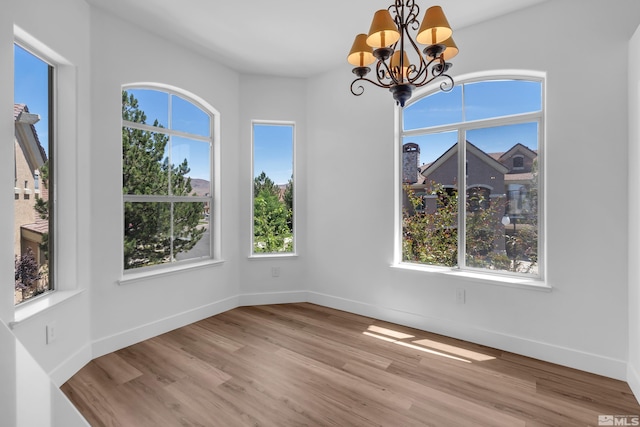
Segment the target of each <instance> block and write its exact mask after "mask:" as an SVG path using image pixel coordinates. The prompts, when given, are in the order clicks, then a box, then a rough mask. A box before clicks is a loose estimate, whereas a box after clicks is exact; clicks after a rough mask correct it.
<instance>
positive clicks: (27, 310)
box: [9, 289, 85, 329]
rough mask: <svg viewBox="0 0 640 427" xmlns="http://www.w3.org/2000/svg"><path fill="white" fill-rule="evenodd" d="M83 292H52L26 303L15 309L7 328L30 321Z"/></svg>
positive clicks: (78, 290) (81, 290) (79, 290)
mask: <svg viewBox="0 0 640 427" xmlns="http://www.w3.org/2000/svg"><path fill="white" fill-rule="evenodd" d="M84 291H85V290H84V289H77V290H73V291H53V292H50V293H48V294H46V295H42V296H40V297H36V298H35V299H34V300H33V301H26V302H24V303H22V304H20V305H19V306H17V307H16V308H15V313H14V316H13V318H14V320H13V322H9V327H10V328H11V329H13V328H14V327H15V326H17V325H19V324H20V323H22V322H24V321H25V320H27V319H31V318H33V317H35V316H37V315H39V314H40V313H43V312H45V311H47V310H49V309H50V308H52V307H55V306H57V305H60V304H62V303H64V302H65V301H68V300H69V299H71V298H73V297H75V296H76V295H80V294H81V293H83V292H84Z"/></svg>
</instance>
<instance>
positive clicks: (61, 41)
mask: <svg viewBox="0 0 640 427" xmlns="http://www.w3.org/2000/svg"><path fill="white" fill-rule="evenodd" d="M5 6H9V14H8V19H6V20H5V18H4V17H5V16H7V15H5V14H4V6H3V18H2V19H1V20H0V25H1V26H2V29H1V30H0V31H2V33H1V34H2V36H1V37H0V43H2V48H0V54H1V55H2V59H1V60H0V63H2V64H3V65H2V67H5V65H4V64H9V66H10V67H12V65H13V46H12V44H13V35H14V27H13V26H14V24H15V25H16V26H17V27H19V29H18V30H17V32H16V34H19V35H20V36H21V37H22V38H23V41H27V42H29V43H30V44H31V45H32V46H33V47H35V48H37V50H38V51H39V53H41V54H44V55H45V57H46V59H48V60H51V61H52V62H53V63H54V64H55V65H56V69H57V76H58V82H59V83H58V88H59V89H60V90H59V91H58V92H57V93H56V94H55V103H56V113H57V114H58V115H59V123H61V125H60V126H58V127H57V129H56V133H57V152H56V155H57V156H58V158H59V159H61V163H60V164H61V165H62V167H60V168H58V170H57V171H56V172H55V173H56V176H55V179H56V182H57V185H58V191H57V193H56V197H57V200H58V210H57V212H56V213H57V217H58V225H59V227H58V229H57V230H56V239H57V241H56V254H57V255H58V260H59V262H58V263H57V265H58V271H57V274H56V279H57V280H56V286H57V287H58V289H60V290H62V291H71V290H78V289H86V288H87V287H88V282H89V279H90V269H89V262H88V260H89V258H88V256H87V255H88V251H87V250H86V248H88V247H89V246H90V228H91V225H90V222H91V221H90V215H89V203H88V200H89V199H88V193H89V189H90V169H89V163H88V159H89V151H90V148H89V144H88V141H89V140H90V137H89V132H90V116H89V79H90V69H89V7H88V6H87V4H86V3H85V2H84V1H82V0H62V1H59V2H56V3H55V4H54V3H52V2H48V1H46V0H37V1H34V2H29V3H25V2H18V3H12V4H11V5H5ZM12 9H13V12H12ZM36 10H37V13H34V11H36ZM52 22H55V23H56V25H51V23H52ZM9 55H11V56H9ZM2 75H3V76H9V77H5V78H3V79H2V81H1V82H0V98H1V99H2V100H3V103H2V111H5V109H6V108H8V107H9V106H11V105H12V104H13V78H12V76H13V70H12V68H9V70H8V72H7V73H5V70H4V69H3V72H2ZM2 117H3V119H2V123H3V125H2V129H3V131H4V130H5V129H6V127H5V126H6V124H7V122H6V121H5V120H6V119H5V117H6V116H5V115H4V114H2ZM11 117H12V116H11ZM10 125H11V126H13V124H12V123H10ZM3 134H4V132H3ZM10 138H12V136H11V135H10V137H9V139H6V138H5V140H11V139H10ZM6 145H7V144H3V148H2V149H3V150H5V149H7V148H6ZM62 159H63V160H62ZM12 160H13V154H10V155H9V154H6V155H2V156H0V169H1V170H2V171H7V172H8V173H11V171H13V161H12ZM3 173H4V172H3ZM3 176H4V175H3ZM9 184H10V183H9V182H8V181H7V180H5V179H3V180H2V188H3V191H1V193H2V194H6V193H8V192H9V190H10V186H9ZM3 197H4V196H3ZM1 209H2V211H3V213H2V217H3V218H11V217H12V216H13V202H12V201H11V202H10V203H2V208H1ZM3 232H4V229H3ZM11 240H12V239H10V238H5V239H3V241H5V242H8V241H11ZM5 250H6V249H4V246H3V249H2V254H4V253H5V252H4V251H5ZM12 258H13V257H12V256H11V257H9V259H12ZM4 259H5V256H3V261H2V264H0V271H1V272H2V273H1V275H2V277H4V278H5V283H6V282H9V280H10V279H9V278H10V277H11V275H10V274H11V270H10V268H11V269H12V267H10V266H9V265H6V264H5V261H4ZM9 283H10V282H9ZM9 292H12V289H11V287H10V286H6V287H5V286H3V287H2V292H1V295H2V297H1V298H0V299H1V300H2V301H3V303H2V305H0V307H2V308H1V309H0V310H2V312H3V314H2V316H3V318H6V319H7V320H8V321H12V320H14V310H13V307H10V308H9V309H5V308H4V304H6V303H5V301H12V300H13V297H11V296H10V295H11V294H10V293H9ZM53 320H55V322H56V330H57V331H58V332H59V333H58V335H57V340H56V341H55V342H54V343H52V344H50V345H46V343H45V325H46V324H47V323H49V322H51V321H53ZM89 324H90V319H89V299H88V292H84V293H81V294H79V295H77V296H75V297H74V298H71V299H68V300H67V301H66V302H65V303H64V304H62V305H59V306H55V307H53V308H51V309H49V310H47V311H46V312H43V313H41V314H40V315H36V316H34V317H32V318H29V319H27V320H25V321H23V322H21V323H20V324H18V325H16V326H15V328H14V333H15V334H16V336H17V337H18V338H19V339H20V340H21V341H22V342H23V343H24V344H25V346H26V347H27V348H28V349H29V350H30V351H31V352H32V354H33V355H34V357H35V358H36V360H38V362H39V363H40V364H41V365H42V367H43V368H44V369H45V370H46V372H49V373H51V374H52V375H53V376H54V377H57V376H58V375H60V376H62V377H64V376H65V375H67V374H68V368H65V369H67V371H65V372H57V371H56V370H57V369H58V368H60V367H61V366H63V365H67V366H68V367H70V369H71V371H72V372H73V369H76V368H79V367H81V366H82V364H83V363H84V362H86V360H87V359H88V358H89V356H90V349H89V341H90V336H89V332H90V328H89ZM72 372H71V373H72Z"/></svg>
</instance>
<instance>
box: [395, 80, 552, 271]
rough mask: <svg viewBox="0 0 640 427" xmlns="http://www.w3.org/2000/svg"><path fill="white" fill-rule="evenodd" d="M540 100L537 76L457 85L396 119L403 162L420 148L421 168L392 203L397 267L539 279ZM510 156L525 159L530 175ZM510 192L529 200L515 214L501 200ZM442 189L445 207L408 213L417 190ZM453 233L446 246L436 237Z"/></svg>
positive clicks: (422, 97) (425, 97) (419, 100)
mask: <svg viewBox="0 0 640 427" xmlns="http://www.w3.org/2000/svg"><path fill="white" fill-rule="evenodd" d="M543 94H544V76H543V75H541V74H536V73H523V74H522V75H513V74H509V75H491V76H482V77H479V76H472V77H468V78H464V77H462V78H458V79H457V82H456V86H455V87H454V88H453V89H452V90H451V91H450V92H442V91H439V90H438V88H433V89H432V90H429V89H427V90H426V91H425V92H423V93H422V94H417V96H415V97H414V99H413V100H412V101H411V103H408V104H407V106H406V107H405V108H404V109H403V110H402V111H401V113H400V114H399V115H398V119H399V120H400V123H399V125H400V126H398V129H400V135H399V136H400V138H399V139H400V141H401V144H402V150H401V153H402V156H403V159H402V160H401V162H403V160H404V156H406V153H407V150H406V149H405V148H404V147H405V146H410V147H418V149H416V150H414V151H416V152H419V153H420V156H421V158H420V159H419V163H420V164H422V165H423V166H421V168H420V174H421V176H420V177H419V179H418V181H417V183H415V184H414V183H407V182H404V183H400V184H399V185H402V186H403V192H404V194H405V195H408V197H406V196H405V197H399V198H398V200H401V201H402V202H401V203H402V204H403V205H404V206H399V207H398V209H401V212H403V214H402V215H401V218H402V223H401V224H399V227H401V232H399V233H398V235H399V236H400V239H401V242H400V244H399V245H398V246H397V247H398V248H399V249H398V252H399V253H398V254H397V259H398V261H399V262H401V263H412V264H426V265H435V266H443V267H444V266H446V267H456V268H459V269H474V270H478V271H491V272H492V273H495V272H501V273H504V274H517V275H527V276H530V277H541V276H542V265H541V262H540V261H541V248H542V245H541V241H542V230H541V227H540V224H542V218H541V213H542V212H543V210H542V208H541V201H542V197H541V190H542V187H541V182H542V178H543V176H542V171H543V169H542V164H543V161H542V159H543V152H542V146H543V143H542V135H543V131H542V127H543V117H544V99H543ZM515 152H518V153H526V157H527V159H526V161H527V165H525V158H524V156H523V155H522V154H517V155H514V153H515ZM403 164H404V163H401V165H400V169H402V165H403ZM525 166H526V167H525ZM516 185H517V186H519V188H520V187H521V188H523V189H524V191H521V192H520V193H519V197H520V198H521V199H522V198H525V199H526V200H519V202H520V203H519V207H520V208H519V209H518V210H517V211H515V210H513V209H510V206H509V198H508V195H509V191H510V189H512V188H514V187H515V186H516ZM445 188H449V189H450V188H454V189H455V191H453V192H451V191H449V193H448V194H449V195H448V198H447V200H448V203H447V204H444V203H439V204H437V205H432V206H434V207H432V208H431V209H429V208H426V209H425V210H424V211H423V212H413V211H411V210H410V209H407V204H408V203H411V195H413V194H416V191H417V190H421V191H423V190H424V189H427V192H429V191H430V192H432V193H433V194H437V193H439V194H442V190H443V189H445ZM460 188H464V189H465V191H458V190H459V189H460ZM465 207H466V208H465ZM444 217H449V218H450V220H449V223H448V224H449V225H447V226H446V227H444V226H442V224H443V222H442V218H444ZM438 224H440V225H438ZM451 224H453V226H452V225H451ZM452 227H455V229H456V232H447V233H446V236H445V237H446V238H447V239H448V240H446V241H444V240H443V233H442V232H441V231H442V230H438V228H446V229H447V230H451V228H452Z"/></svg>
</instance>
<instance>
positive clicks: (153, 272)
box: [118, 82, 224, 285]
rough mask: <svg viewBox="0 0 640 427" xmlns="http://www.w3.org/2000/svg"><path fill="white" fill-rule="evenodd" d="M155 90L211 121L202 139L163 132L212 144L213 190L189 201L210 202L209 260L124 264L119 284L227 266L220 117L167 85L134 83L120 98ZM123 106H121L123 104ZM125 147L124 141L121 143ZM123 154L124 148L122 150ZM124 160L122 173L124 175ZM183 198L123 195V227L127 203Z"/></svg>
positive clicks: (206, 105)
mask: <svg viewBox="0 0 640 427" xmlns="http://www.w3.org/2000/svg"><path fill="white" fill-rule="evenodd" d="M135 89H141V90H154V91H159V92H164V93H167V94H168V95H174V96H178V97H180V98H182V99H183V100H185V101H187V102H189V103H191V104H193V105H195V106H196V107H198V108H200V109H201V110H202V111H204V112H205V113H206V114H207V115H208V116H209V118H210V123H209V126H210V136H209V137H206V136H202V135H196V134H190V133H186V132H183V131H179V130H174V129H170V128H163V130H162V132H163V133H165V134H166V135H170V136H180V137H187V138H190V139H194V140H199V141H209V142H210V144H211V146H210V150H209V165H210V171H209V182H210V189H211V196H210V197H204V196H201V197H189V201H194V202H195V201H208V202H209V203H210V205H211V210H210V216H209V229H210V236H211V238H210V242H209V244H210V257H201V258H195V259H187V260H182V261H176V262H171V263H166V264H157V265H151V266H145V267H139V268H134V269H128V270H127V269H125V268H124V267H125V266H124V263H122V264H121V277H120V279H119V280H118V283H119V284H121V285H122V284H128V283H135V282H138V281H140V280H144V279H146V278H152V277H157V276H162V275H166V274H174V273H176V272H180V271H184V270H190V269H198V268H202V267H205V266H215V265H219V264H222V263H224V260H223V258H222V253H221V230H222V227H221V224H220V219H221V209H220V206H221V205H220V113H219V111H218V110H217V109H215V108H214V107H213V106H211V104H210V103H208V102H207V101H205V100H204V99H203V98H201V97H199V96H197V95H195V94H194V93H191V92H189V91H186V90H184V89H181V88H178V87H175V86H171V85H168V84H164V83H156V82H137V83H136V82H134V83H127V84H123V85H122V86H121V88H120V92H119V98H120V97H121V94H122V91H125V90H135ZM120 105H122V103H120ZM130 124H132V122H128V121H125V120H122V118H121V119H120V128H121V129H122V128H123V127H125V126H129V125H130ZM133 124H134V127H135V128H137V129H141V130H148V131H152V132H158V128H156V127H154V126H151V125H148V124H139V123H133ZM120 145H122V141H121V142H120ZM121 150H122V148H121ZM122 166H123V165H122V156H121V164H120V170H121V171H122ZM120 179H121V181H120V188H122V186H123V182H122V173H121V174H120ZM183 200H184V198H181V197H180V196H158V195H126V194H121V200H120V201H121V206H122V211H121V218H120V223H121V224H122V223H124V204H125V202H126V201H133V202H139V201H144V202H174V201H183ZM120 248H121V250H122V251H124V233H121V234H120Z"/></svg>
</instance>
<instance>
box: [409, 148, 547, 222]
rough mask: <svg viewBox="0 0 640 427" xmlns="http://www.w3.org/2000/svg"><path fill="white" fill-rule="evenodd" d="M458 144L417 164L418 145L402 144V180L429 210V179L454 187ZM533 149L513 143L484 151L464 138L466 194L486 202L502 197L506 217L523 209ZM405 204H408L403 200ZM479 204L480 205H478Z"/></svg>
mask: <svg viewBox="0 0 640 427" xmlns="http://www.w3.org/2000/svg"><path fill="white" fill-rule="evenodd" d="M457 152H458V144H457V143H456V144H454V145H453V146H451V148H449V149H448V150H447V151H446V152H445V153H444V154H443V155H442V156H440V157H439V158H437V159H436V160H435V161H434V162H432V163H426V164H423V165H420V146H419V145H418V144H415V143H412V142H410V143H407V144H404V145H403V147H402V153H403V183H404V184H407V185H409V186H410V187H411V189H413V190H414V192H415V194H416V195H418V196H422V198H423V201H424V203H423V206H422V209H426V210H427V211H430V212H433V211H435V210H436V208H437V203H438V200H437V196H436V195H429V194H427V193H428V192H429V190H430V187H431V185H432V184H433V183H439V184H440V185H442V186H443V187H444V189H445V190H446V189H449V188H451V189H453V188H457V181H458V156H457V155H456V154H457ZM537 156H538V155H537V153H536V151H534V150H531V149H529V148H527V147H526V146H524V145H522V144H520V143H517V144H515V145H514V146H513V147H511V148H510V149H509V150H508V151H506V152H504V153H485V152H484V151H482V150H481V149H479V148H478V147H476V146H475V145H473V144H472V143H470V142H469V141H467V160H466V168H467V195H472V194H473V195H478V196H483V199H484V200H485V205H484V206H485V207H486V206H487V204H486V203H489V204H490V203H491V202H492V200H496V199H498V198H505V197H506V202H507V203H506V210H505V213H507V214H508V215H509V216H510V217H514V218H515V217H517V216H518V215H523V214H524V212H526V210H527V208H528V206H526V204H527V200H528V197H527V196H528V195H529V191H530V186H531V183H532V180H533V178H534V174H533V170H534V165H535V160H536V159H537ZM405 206H406V207H408V208H409V204H408V203H407V201H406V202H405ZM480 207H482V206H480Z"/></svg>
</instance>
